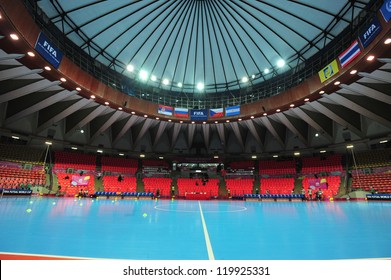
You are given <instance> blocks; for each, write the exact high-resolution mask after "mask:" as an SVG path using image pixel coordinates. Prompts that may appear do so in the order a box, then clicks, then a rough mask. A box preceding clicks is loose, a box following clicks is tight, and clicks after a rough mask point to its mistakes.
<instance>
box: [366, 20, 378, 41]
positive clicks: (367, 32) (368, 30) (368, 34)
mask: <svg viewBox="0 0 391 280" xmlns="http://www.w3.org/2000/svg"><path fill="white" fill-rule="evenodd" d="M375 30H376V25H374V24H371V26H370V27H369V28H368V29H367V31H366V32H365V33H364V35H363V36H364V39H365V40H366V39H367V38H368V37H370V36H371V34H372V33H373V31H375Z"/></svg>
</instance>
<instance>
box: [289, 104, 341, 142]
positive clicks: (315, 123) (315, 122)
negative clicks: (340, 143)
mask: <svg viewBox="0 0 391 280" xmlns="http://www.w3.org/2000/svg"><path fill="white" fill-rule="evenodd" d="M292 111H293V112H294V113H295V114H296V115H297V116H299V117H300V118H301V119H302V120H303V121H305V122H306V123H308V124H309V125H310V126H312V127H313V128H314V129H315V130H317V131H319V132H323V133H324V136H325V137H326V138H327V140H329V141H330V142H332V141H333V136H332V135H333V129H332V121H331V120H330V119H328V118H327V120H330V123H331V126H330V128H331V129H328V128H326V127H325V126H324V125H322V121H321V120H320V119H319V117H320V114H319V113H314V112H311V111H307V110H305V109H303V108H300V107H296V108H293V109H292ZM316 114H318V115H319V116H316ZM323 123H324V121H323Z"/></svg>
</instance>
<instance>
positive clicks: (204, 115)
mask: <svg viewBox="0 0 391 280" xmlns="http://www.w3.org/2000/svg"><path fill="white" fill-rule="evenodd" d="M207 119H208V110H198V109H192V110H190V120H192V121H206V120H207Z"/></svg>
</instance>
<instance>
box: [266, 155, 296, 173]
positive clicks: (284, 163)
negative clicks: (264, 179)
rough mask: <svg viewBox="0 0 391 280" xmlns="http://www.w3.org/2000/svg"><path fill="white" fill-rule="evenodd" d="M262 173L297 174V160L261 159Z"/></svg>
mask: <svg viewBox="0 0 391 280" xmlns="http://www.w3.org/2000/svg"><path fill="white" fill-rule="evenodd" d="M259 174H260V175H271V176H273V175H286V174H296V162H295V160H293V159H290V160H261V161H259Z"/></svg>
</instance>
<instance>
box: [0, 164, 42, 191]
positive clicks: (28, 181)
mask: <svg viewBox="0 0 391 280" xmlns="http://www.w3.org/2000/svg"><path fill="white" fill-rule="evenodd" d="M45 184H46V176H45V171H44V170H29V169H22V168H15V167H6V166H2V167H1V168H0V188H1V189H2V188H4V189H9V188H12V189H15V188H24V187H25V188H31V187H34V186H44V185H45Z"/></svg>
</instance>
